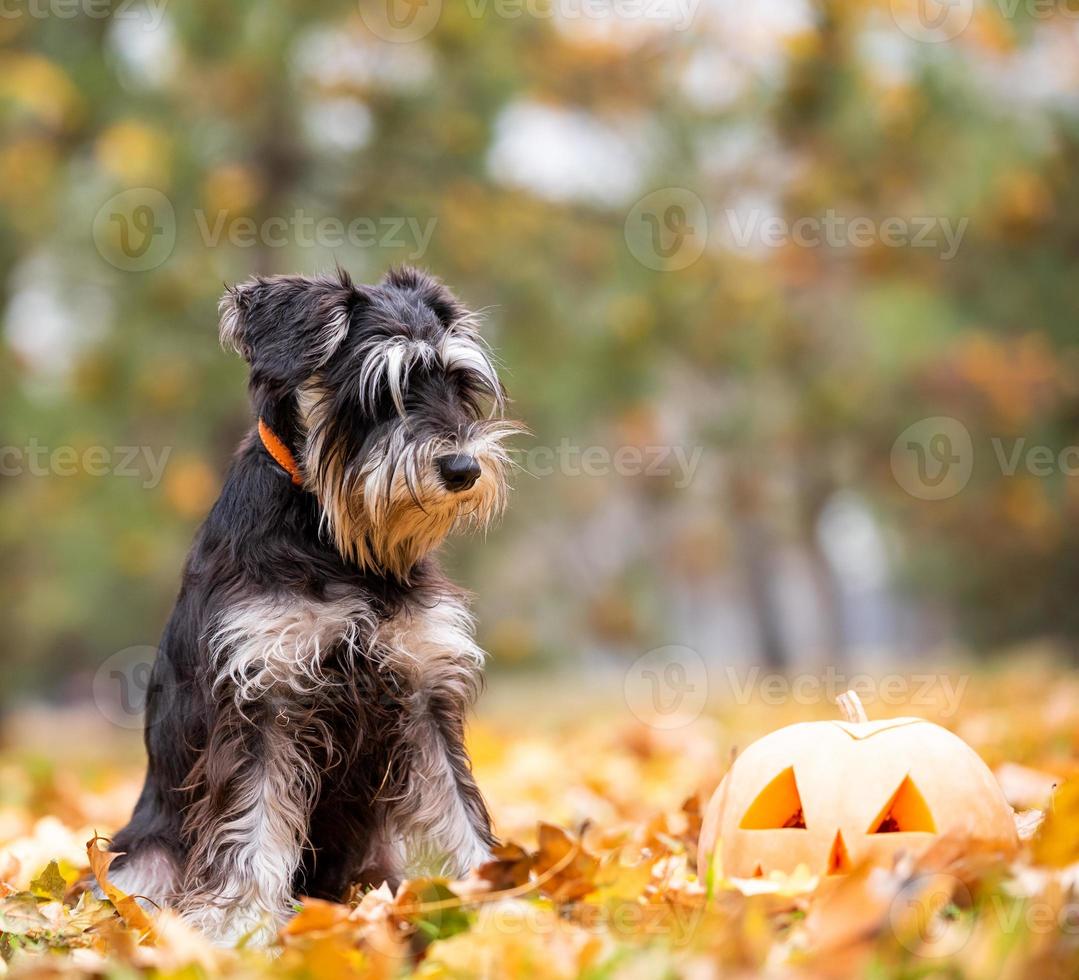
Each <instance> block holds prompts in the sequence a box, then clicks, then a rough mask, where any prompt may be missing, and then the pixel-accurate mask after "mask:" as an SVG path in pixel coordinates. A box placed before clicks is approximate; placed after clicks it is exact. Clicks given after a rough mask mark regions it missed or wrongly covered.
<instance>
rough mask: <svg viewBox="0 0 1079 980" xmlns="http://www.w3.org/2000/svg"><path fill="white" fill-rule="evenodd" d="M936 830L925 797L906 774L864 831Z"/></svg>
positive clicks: (921, 831)
mask: <svg viewBox="0 0 1079 980" xmlns="http://www.w3.org/2000/svg"><path fill="white" fill-rule="evenodd" d="M936 831H937V827H936V824H935V823H934V822H933V814H932V813H930V812H929V806H928V804H927V803H926V802H925V797H924V796H922V794H921V791H920V790H919V789H918V787H917V786H915V785H914V780H913V779H911V778H910V775H909V774H908V775H906V776H904V777H903V782H901V783H900V784H899V787H898V789H896V791H895V792H894V793H893V794H892V795H891V797H890V798H889V800H888V802H887V803H885V804H884V809H883V810H881V811H880V813H878V814H877V816H876V817H875V818H874V820H873V822H872V823H871V824H870V825H869V830H867V831H866V833H869V834H897V833H923V834H935V833H936Z"/></svg>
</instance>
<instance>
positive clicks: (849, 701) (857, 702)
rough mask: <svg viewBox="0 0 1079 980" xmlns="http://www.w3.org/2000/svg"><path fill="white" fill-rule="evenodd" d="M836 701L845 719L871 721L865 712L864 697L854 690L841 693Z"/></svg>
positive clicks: (856, 721)
mask: <svg viewBox="0 0 1079 980" xmlns="http://www.w3.org/2000/svg"><path fill="white" fill-rule="evenodd" d="M835 703H836V704H838V705H839V710H840V711H841V712H842V713H843V720H844V721H849V722H854V723H859V722H864V721H869V716H868V715H867V714H866V713H865V708H864V707H862V699H861V698H860V697H858V695H857V694H855V693H854V692H853V691H845V692H844V693H843V694H840V695H839V697H837V698H836V699H835Z"/></svg>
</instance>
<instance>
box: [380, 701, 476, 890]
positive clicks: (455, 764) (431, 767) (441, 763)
mask: <svg viewBox="0 0 1079 980" xmlns="http://www.w3.org/2000/svg"><path fill="white" fill-rule="evenodd" d="M466 710H467V704H465V703H462V702H461V701H460V699H459V698H458V696H457V693H456V692H454V691H446V690H441V689H439V688H438V687H431V686H428V687H426V688H424V689H421V690H418V691H416V692H415V693H413V694H412V695H411V697H410V701H409V715H408V725H409V733H408V736H407V744H408V748H409V753H410V755H409V766H408V784H407V788H406V791H405V794H404V797H403V799H402V800H401V802H400V803H399V804H398V806H397V808H396V812H395V823H396V824H397V825H398V827H399V828H400V830H401V832H402V836H403V838H404V841H405V846H406V853H407V856H408V864H409V870H410V873H419V872H421V871H430V870H434V871H437V872H440V873H444V874H449V875H453V876H456V877H463V876H464V875H466V874H467V873H468V872H469V870H470V869H472V868H474V867H476V866H477V865H480V864H483V863H484V862H485V861H488V860H490V857H491V847H492V845H493V844H494V842H495V841H494V835H493V834H492V832H491V818H490V816H489V815H488V812H487V807H486V805H485V804H484V802H483V797H482V795H481V794H480V791H479V787H478V786H477V785H476V780H475V778H474V777H473V775H472V764H471V762H470V761H469V758H468V753H467V751H466V749H465V743H464V720H465V711H466Z"/></svg>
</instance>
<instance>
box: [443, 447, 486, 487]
mask: <svg viewBox="0 0 1079 980" xmlns="http://www.w3.org/2000/svg"><path fill="white" fill-rule="evenodd" d="M438 472H439V475H440V476H441V477H442V482H443V483H444V484H445V486H446V489H447V490H450V491H452V492H453V493H460V492H461V491H463V490H469V489H471V488H472V487H473V486H474V485H475V483H476V481H477V480H478V479H479V478H480V472H481V471H480V464H479V461H478V460H477V459H476V457H475V456H471V455H469V454H468V453H454V455H452V456H440V457H439V459H438Z"/></svg>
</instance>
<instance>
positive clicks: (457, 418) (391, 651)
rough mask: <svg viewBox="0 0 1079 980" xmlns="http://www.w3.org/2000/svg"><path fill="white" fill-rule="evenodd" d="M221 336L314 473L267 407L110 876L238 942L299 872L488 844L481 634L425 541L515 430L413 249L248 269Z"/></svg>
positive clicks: (347, 872) (494, 501)
mask: <svg viewBox="0 0 1079 980" xmlns="http://www.w3.org/2000/svg"><path fill="white" fill-rule="evenodd" d="M221 340H222V343H223V344H224V345H225V346H226V347H230V348H232V349H234V350H235V351H237V352H238V353H239V354H241V355H242V356H243V357H244V358H245V360H246V361H247V362H248V364H249V365H250V392H251V399H252V402H253V405H254V410H255V414H256V415H257V416H258V418H259V419H260V420H262V422H263V423H264V425H265V426H266V428H267V429H268V430H269V431H270V432H272V433H273V434H275V435H276V437H277V438H278V439H279V440H280V442H281V443H283V444H284V446H285V447H287V448H288V449H289V450H290V451H291V453H292V455H293V456H294V457H295V461H296V463H297V466H298V470H299V473H298V475H297V477H296V479H295V480H294V479H292V478H290V475H289V473H288V472H286V469H285V468H283V466H282V465H281V464H280V463H279V462H278V461H275V458H274V457H273V456H272V455H271V453H270V452H269V451H268V448H267V445H266V444H264V442H263V441H262V440H261V439H260V437H259V430H258V429H257V428H255V427H253V428H252V431H251V433H250V434H249V435H248V436H247V438H246V439H245V440H244V442H243V443H242V445H241V446H240V448H239V451H238V453H237V455H236V458H235V460H234V462H233V464H232V467H231V469H230V471H229V473H228V477H227V479H226V481H225V485H224V488H223V490H222V493H221V497H220V499H218V501H217V503H216V504H215V505H214V507H213V510H212V511H211V513H210V515H209V517H208V518H207V520H206V523H205V524H204V525H203V527H202V528H201V529H200V531H199V533H198V536H197V538H196V540H195V543H194V545H193V547H192V550H191V553H190V555H189V556H188V560H187V564H186V567H185V569H184V575H183V585H182V588H181V591H180V595H179V598H178V599H177V602H176V606H175V609H174V611H173V613H172V616H171V618H170V620H169V623H168V626H167V627H166V629H165V633H164V637H163V639H162V642H161V647H160V651H159V654H158V658H157V661H156V663H155V667H154V673H153V683H152V685H151V693H150V697H149V701H148V705H147V711H146V748H147V752H148V755H149V767H148V772H147V775H146V782H145V785H144V787H143V790H142V794H141V796H140V797H139V800H138V803H137V805H136V807H135V812H134V814H133V816H132V818H131V821H130V823H129V824H128V825H127V826H126V827H125V828H124V829H123V830H121V831H120V832H119V833H118V834H117V835H116V837H115V839H114V841H113V844H112V848H113V850H115V851H118V852H123V853H122V855H121V856H120V857H118V858H117V859H116V861H115V862H114V864H113V866H112V871H111V874H110V877H111V878H112V880H113V881H114V882H115V884H116V885H118V886H119V887H120V888H121V889H123V890H125V891H126V892H128V893H130V894H134V895H138V896H142V897H145V898H147V899H150V900H152V901H153V902H155V903H157V904H159V905H169V906H172V907H175V908H177V909H179V910H180V911H181V912H182V914H183V915H184V916H185V918H187V919H188V920H189V921H191V922H193V923H195V924H197V925H198V926H200V927H201V928H202V929H203V930H204V931H206V932H207V933H208V934H209V935H210V936H211V937H212V938H213V939H215V940H216V941H218V942H221V943H232V942H236V941H238V940H239V939H241V938H245V937H246V938H247V939H248V940H251V939H253V940H255V941H266V940H268V939H269V938H272V936H273V935H274V934H275V933H276V930H277V929H278V927H279V926H280V925H281V923H282V922H283V921H284V919H285V918H286V917H287V916H288V914H289V912H290V910H291V907H292V903H293V898H294V896H295V895H296V894H297V893H298V892H299V891H301V890H302V891H303V892H304V893H306V894H308V895H313V896H320V897H324V898H340V897H341V896H342V894H343V893H344V892H345V891H346V889H347V888H348V887H349V886H350V885H352V884H354V883H360V884H372V885H373V884H378V883H381V882H382V881H384V880H388V881H390V882H391V883H394V882H397V881H399V880H400V879H402V878H403V877H405V876H408V875H411V874H413V873H416V872H418V871H420V870H421V869H423V870H431V869H432V866H434V867H435V868H436V869H438V870H441V871H444V872H446V873H449V874H453V875H460V874H464V873H466V872H467V871H468V869H469V868H471V867H473V866H475V865H476V864H478V863H480V862H482V861H484V860H485V859H486V858H487V856H488V854H489V850H490V847H491V845H492V843H493V837H492V833H491V826H490V820H489V817H488V814H487V810H486V807H485V806H484V802H483V799H482V797H481V796H480V792H479V790H478V789H477V787H476V783H475V781H474V780H473V777H472V772H471V766H470V763H469V759H468V756H467V754H466V752H465V747H464V742H463V729H464V723H465V718H466V714H467V711H468V709H469V707H470V705H471V704H472V702H473V700H474V698H475V696H476V694H477V692H478V689H479V687H480V670H481V666H482V664H483V659H484V654H483V652H482V651H481V650H480V649H479V648H478V647H477V646H476V644H475V642H474V641H473V638H472V620H471V617H470V615H469V612H468V607H467V601H466V596H465V594H464V593H463V592H462V591H461V590H460V589H458V588H456V587H455V586H454V585H452V584H451V583H450V582H449V581H448V580H447V579H446V578H445V577H444V576H443V574H442V572H441V571H440V569H439V566H438V564H437V562H436V560H435V558H434V557H433V555H432V552H433V550H434V549H435V548H436V547H437V546H438V544H439V543H440V542H441V541H442V539H443V538H444V537H445V536H446V535H447V534H448V533H449V532H450V531H452V530H454V529H455V528H458V527H460V526H462V525H477V526H483V525H486V524H487V523H488V522H489V521H490V520H491V519H492V518H494V517H495V516H496V515H497V514H498V513H499V512H500V511H501V509H502V507H503V504H504V502H505V496H506V470H507V466H508V459H507V456H506V452H505V450H504V449H503V447H502V441H503V440H504V439H505V438H506V437H507V436H510V435H511V434H513V433H514V432H517V431H519V428H518V427H517V426H516V425H515V424H513V423H510V422H507V421H504V420H503V418H502V409H503V389H502V385H501V383H500V382H499V379H498V377H497V375H496V373H495V369H494V367H493V366H492V360H491V358H490V356H489V354H488V351H487V348H486V347H485V346H484V344H483V342H482V341H481V340H480V338H479V335H478V333H477V330H476V322H475V317H474V316H472V315H471V314H469V313H468V312H467V311H466V310H465V309H464V308H463V307H462V306H461V305H460V303H458V301H457V300H456V299H455V298H454V297H453V295H452V294H451V293H450V292H449V291H448V290H447V289H446V288H445V287H444V286H443V285H441V284H440V283H439V282H437V281H436V280H434V279H432V278H430V277H429V276H427V275H425V274H423V273H421V272H418V271H415V270H412V269H403V270H398V271H394V272H391V273H390V274H389V275H387V276H386V278H385V279H384V280H383V281H382V282H381V283H379V284H378V285H377V286H372V287H368V286H357V285H354V284H353V283H352V282H351V280H350V279H349V277H348V276H347V275H346V274H345V273H343V272H340V271H339V272H338V273H337V274H336V275H332V276H318V277H314V278H308V277H302V276H283V277H275V278H257V279H253V280H250V281H248V282H246V283H243V284H241V285H239V286H237V287H235V288H233V289H230V290H229V291H228V292H227V293H226V295H225V296H224V298H223V299H222V301H221Z"/></svg>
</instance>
